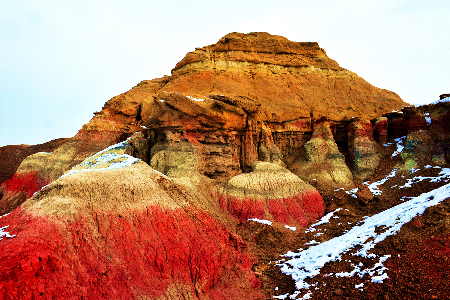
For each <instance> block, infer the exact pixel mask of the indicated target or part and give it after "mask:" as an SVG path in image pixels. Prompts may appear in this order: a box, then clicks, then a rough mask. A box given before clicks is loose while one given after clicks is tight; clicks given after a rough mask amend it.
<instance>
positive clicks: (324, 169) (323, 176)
mask: <svg viewBox="0 0 450 300" xmlns="http://www.w3.org/2000/svg"><path fill="white" fill-rule="evenodd" d="M304 148H305V158H304V159H299V160H297V161H296V162H295V163H294V164H293V165H292V166H291V169H292V170H293V172H294V173H295V174H297V175H298V176H300V177H301V178H304V179H305V180H307V181H308V182H310V183H312V184H315V185H317V186H318V188H319V189H320V190H321V191H324V190H326V189H336V188H340V187H351V186H352V185H353V175H352V173H351V171H350V169H349V168H348V167H347V165H346V164H345V158H344V155H342V154H341V153H340V152H339V149H338V146H337V144H336V142H335V140H334V137H333V133H332V131H331V124H330V122H329V121H327V120H326V119H322V120H319V122H317V123H316V124H315V125H314V131H313V135H312V137H311V139H310V140H309V141H308V142H307V143H306V144H305V146H304Z"/></svg>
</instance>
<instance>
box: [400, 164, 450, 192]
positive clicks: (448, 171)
mask: <svg viewBox="0 0 450 300" xmlns="http://www.w3.org/2000/svg"><path fill="white" fill-rule="evenodd" d="M435 168H436V167H435ZM438 168H440V167H438ZM411 173H414V172H411ZM449 179H450V168H442V170H441V172H439V174H438V176H436V177H424V176H415V177H413V178H408V180H407V182H406V183H405V184H404V185H402V186H399V189H403V188H409V187H411V186H412V184H413V183H417V182H421V181H424V180H430V182H439V181H444V180H445V181H446V182H447V181H448V180H449Z"/></svg>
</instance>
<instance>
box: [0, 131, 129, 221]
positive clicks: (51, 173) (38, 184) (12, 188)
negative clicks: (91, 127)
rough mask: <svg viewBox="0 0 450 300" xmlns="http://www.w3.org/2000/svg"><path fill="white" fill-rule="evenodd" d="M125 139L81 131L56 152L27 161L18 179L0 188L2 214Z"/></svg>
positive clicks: (34, 156)
mask: <svg viewBox="0 0 450 300" xmlns="http://www.w3.org/2000/svg"><path fill="white" fill-rule="evenodd" d="M123 139H124V134H123V133H121V132H119V133H117V132H110V131H83V130H80V131H79V132H78V133H77V135H75V136H74V137H73V138H71V139H68V140H67V141H65V142H64V143H63V144H62V145H61V146H59V147H57V148H56V149H54V151H53V152H51V153H36V154H33V155H31V156H28V157H26V158H25V159H24V160H23V161H22V163H21V164H20V166H19V168H18V169H17V172H16V173H15V174H14V176H13V177H12V178H10V179H9V180H7V181H5V182H4V183H2V184H1V185H0V197H1V198H0V213H1V214H3V213H7V212H10V211H11V210H13V209H14V208H16V207H17V206H18V205H20V204H21V203H22V202H23V201H25V200H26V199H27V198H29V197H31V196H32V195H33V193H34V192H36V191H38V190H40V189H41V188H42V187H43V186H44V185H46V184H47V183H49V182H52V181H54V180H56V179H57V178H58V177H60V176H61V175H63V174H64V172H66V171H68V170H70V169H71V168H72V167H74V166H75V165H77V164H79V163H80V162H81V161H83V160H84V159H85V158H86V157H89V156H91V155H93V154H95V153H97V152H98V151H100V150H102V149H104V148H106V147H107V146H109V145H112V144H115V143H117V142H119V141H121V140H123Z"/></svg>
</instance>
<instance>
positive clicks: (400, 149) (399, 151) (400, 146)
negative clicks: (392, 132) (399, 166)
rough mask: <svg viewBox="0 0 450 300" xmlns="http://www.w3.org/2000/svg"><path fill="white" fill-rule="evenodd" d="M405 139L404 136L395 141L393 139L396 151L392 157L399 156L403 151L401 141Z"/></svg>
mask: <svg viewBox="0 0 450 300" xmlns="http://www.w3.org/2000/svg"><path fill="white" fill-rule="evenodd" d="M405 138H406V136H402V137H399V138H397V139H394V141H395V142H396V143H397V150H396V151H395V152H394V153H392V157H395V156H397V155H399V154H400V153H401V152H402V151H403V148H404V146H403V141H404V140H405Z"/></svg>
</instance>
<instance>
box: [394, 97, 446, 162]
mask: <svg viewBox="0 0 450 300" xmlns="http://www.w3.org/2000/svg"><path fill="white" fill-rule="evenodd" d="M449 107H450V105H449V103H448V102H437V103H435V104H429V105H423V106H420V107H406V108H404V109H403V110H402V111H403V112H404V120H405V122H404V123H405V128H406V131H407V134H406V138H405V143H404V149H403V151H402V153H401V155H400V157H401V163H400V165H399V167H400V168H404V169H411V168H417V167H418V166H424V165H427V164H431V165H439V166H443V165H446V164H447V163H448V162H450V159H449V158H450V155H449V153H450V135H449V133H448V128H449V126H450V113H449Z"/></svg>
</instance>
